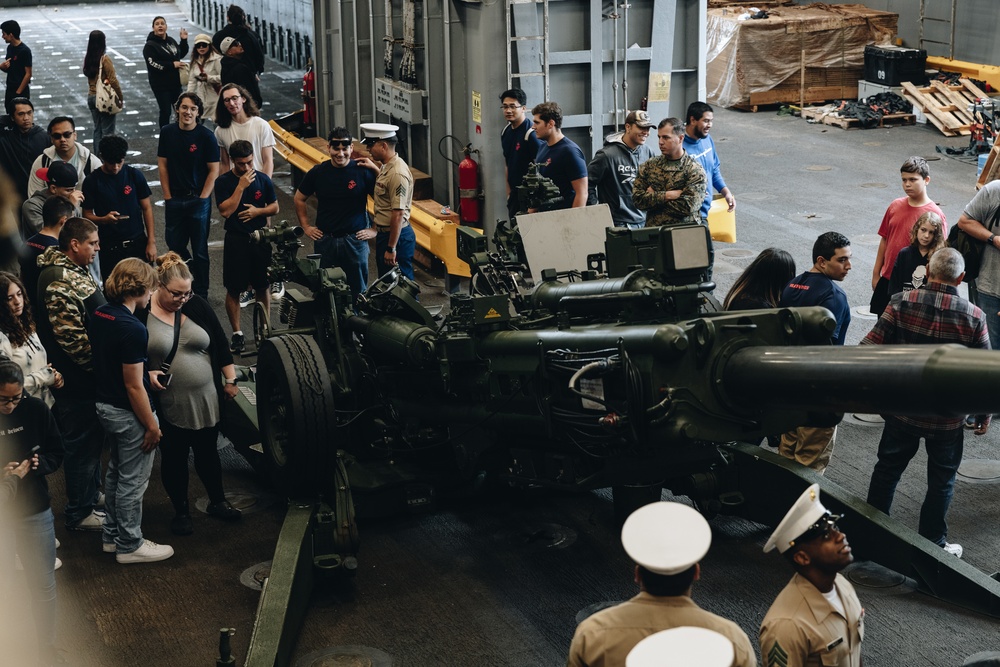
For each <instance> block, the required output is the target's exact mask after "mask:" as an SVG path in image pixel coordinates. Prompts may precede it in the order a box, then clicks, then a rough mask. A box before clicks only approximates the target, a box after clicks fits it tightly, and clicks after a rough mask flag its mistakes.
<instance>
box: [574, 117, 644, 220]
mask: <svg viewBox="0 0 1000 667" xmlns="http://www.w3.org/2000/svg"><path fill="white" fill-rule="evenodd" d="M622 135H623V133H621V132H619V133H618V134H613V135H611V136H609V137H608V138H607V140H606V141H605V143H604V147H603V148H602V149H601V150H599V151H597V153H596V154H595V155H594V159H593V160H591V161H590V167H589V168H588V174H587V179H588V180H587V205H588V206H591V205H594V204H607V205H608V206H609V207H610V208H611V219H612V220H613V221H614V223H615V226H616V227H626V226H630V227H643V226H645V224H646V214H645V213H644V212H643V211H640V210H639V209H637V208H636V207H635V204H633V203H632V181H634V180H635V177H636V175H637V174H638V173H639V165H641V164H642V163H643V162H645V161H646V160H648V159H649V158H651V157H653V151H651V150H650V149H649V147H648V146H645V145H639V146H636V148H635V150H631V149H630V148H629V147H628V146H626V145H625V142H623V141H622Z"/></svg>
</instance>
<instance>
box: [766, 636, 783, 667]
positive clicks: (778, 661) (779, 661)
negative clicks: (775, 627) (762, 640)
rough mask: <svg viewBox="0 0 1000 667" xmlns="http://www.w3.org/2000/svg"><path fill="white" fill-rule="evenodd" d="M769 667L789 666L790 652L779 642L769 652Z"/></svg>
mask: <svg viewBox="0 0 1000 667" xmlns="http://www.w3.org/2000/svg"><path fill="white" fill-rule="evenodd" d="M767 667H788V654H787V653H786V652H785V649H783V648H781V644H779V643H778V642H774V646H772V647H771V650H770V651H768V652H767Z"/></svg>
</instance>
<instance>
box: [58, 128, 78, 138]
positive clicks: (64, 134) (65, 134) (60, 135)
mask: <svg viewBox="0 0 1000 667" xmlns="http://www.w3.org/2000/svg"><path fill="white" fill-rule="evenodd" d="M74 134H76V130H70V131H69V132H53V133H52V138H53V139H69V138H70V137H72V136H73V135H74Z"/></svg>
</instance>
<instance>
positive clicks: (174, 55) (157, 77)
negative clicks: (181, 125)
mask: <svg viewBox="0 0 1000 667" xmlns="http://www.w3.org/2000/svg"><path fill="white" fill-rule="evenodd" d="M187 52H188V42H187V40H186V39H182V40H181V43H180V44H178V43H177V41H176V40H174V38H173V37H171V36H170V35H167V36H166V37H165V38H164V39H160V38H159V37H157V36H156V34H155V33H154V32H152V31H150V33H149V34H148V35H146V46H144V47H143V48H142V58H143V60H145V61H146V73H147V74H148V75H149V87H150V88H152V89H153V90H180V87H181V75H180V72H178V71H177V68H176V67H175V66H174V62H175V61H177V60H180V59H182V58H183V57H184V56H186V55H187ZM177 94H178V95H180V93H177Z"/></svg>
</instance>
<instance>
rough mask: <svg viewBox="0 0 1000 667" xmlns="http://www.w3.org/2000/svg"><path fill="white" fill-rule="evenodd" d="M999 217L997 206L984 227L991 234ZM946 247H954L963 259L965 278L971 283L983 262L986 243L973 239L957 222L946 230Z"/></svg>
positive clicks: (999, 210) (999, 212)
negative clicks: (987, 224)
mask: <svg viewBox="0 0 1000 667" xmlns="http://www.w3.org/2000/svg"><path fill="white" fill-rule="evenodd" d="M998 219H1000V207H997V210H996V212H994V214H993V220H992V221H991V222H990V225H989V227H987V228H986V229H988V230H989V232H990V233H991V234H992V233H993V230H994V228H995V227H996V224H997V220H998ZM948 247H949V248H954V249H955V250H957V251H958V252H959V253H961V255H962V259H964V260H965V280H964V282H967V283H971V282H972V281H973V280H975V279H976V277H977V276H978V275H979V269H980V267H981V266H982V264H983V253H984V252H985V251H986V244H985V243H984V242H982V241H980V240H979V239H975V238H973V237H971V236H969V235H968V234H966V233H965V232H964V231H962V230H961V229H959V227H958V223H955V224H954V225H952V226H951V231H949V232H948Z"/></svg>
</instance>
